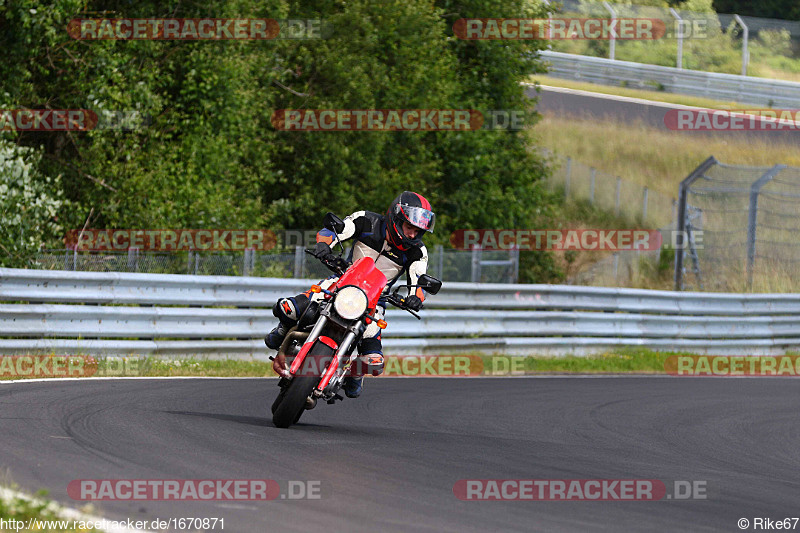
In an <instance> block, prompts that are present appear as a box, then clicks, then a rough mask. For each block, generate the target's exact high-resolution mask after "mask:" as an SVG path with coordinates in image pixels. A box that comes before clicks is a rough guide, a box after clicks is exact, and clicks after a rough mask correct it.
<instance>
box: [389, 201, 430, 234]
mask: <svg viewBox="0 0 800 533" xmlns="http://www.w3.org/2000/svg"><path fill="white" fill-rule="evenodd" d="M394 212H395V213H396V214H402V216H403V218H405V219H406V221H407V222H408V223H409V224H411V225H414V226H416V227H418V228H421V229H424V230H425V231H430V232H431V233H433V227H434V226H435V225H436V215H435V214H434V212H433V211H429V210H428V209H423V208H421V207H414V206H411V205H403V204H397V205H395V206H394Z"/></svg>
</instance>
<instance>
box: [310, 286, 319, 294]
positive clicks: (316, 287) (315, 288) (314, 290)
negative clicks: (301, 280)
mask: <svg viewBox="0 0 800 533" xmlns="http://www.w3.org/2000/svg"><path fill="white" fill-rule="evenodd" d="M311 292H314V293H320V292H322V287H320V286H319V285H312V286H311Z"/></svg>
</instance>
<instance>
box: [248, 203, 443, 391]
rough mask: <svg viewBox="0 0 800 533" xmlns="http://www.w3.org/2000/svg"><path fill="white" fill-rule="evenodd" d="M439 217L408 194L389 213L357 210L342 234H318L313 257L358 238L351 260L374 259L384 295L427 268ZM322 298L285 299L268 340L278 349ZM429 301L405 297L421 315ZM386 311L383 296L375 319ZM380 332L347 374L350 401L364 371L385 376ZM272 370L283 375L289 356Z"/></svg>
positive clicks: (421, 295)
mask: <svg viewBox="0 0 800 533" xmlns="http://www.w3.org/2000/svg"><path fill="white" fill-rule="evenodd" d="M435 221H436V215H435V214H434V213H433V211H432V210H431V204H430V202H428V200H426V199H425V198H424V197H423V196H422V195H420V194H417V193H415V192H410V191H404V192H403V193H401V194H400V195H398V196H397V197H396V198H395V199H394V201H392V203H391V205H390V206H389V209H387V211H386V214H385V215H380V214H378V213H373V212H371V211H356V212H355V213H353V214H351V215H350V216H348V217H346V218H345V219H344V230H343V231H342V232H341V233H339V235H338V238H337V235H336V234H335V233H334V232H332V231H331V230H329V229H327V228H326V229H322V230H320V231H319V232H318V233H317V244H316V247H315V249H314V257H317V258H330V257H331V256H332V257H336V255H335V254H333V252H332V251H331V248H332V247H333V246H334V245H335V244H336V243H337V241H338V240H339V239H341V241H342V242H344V241H347V240H350V239H355V242H354V243H353V247H352V249H351V251H350V255H349V257H348V260H349V261H352V262H355V261H357V260H358V259H361V258H362V257H371V258H373V259H374V260H375V267H376V268H377V269H378V270H380V271H381V272H382V273H383V274H384V275H385V276H386V279H387V281H388V283H387V285H386V288H385V289H384V295H385V294H386V293H387V292H388V291H389V289H390V288H391V286H392V284H393V283H394V282H395V281H396V280H397V279H398V278H399V277H400V276H401V275H402V274H403V272H405V273H406V275H407V277H408V280H409V282H410V284H411V285H415V284H416V283H417V280H418V279H419V277H420V276H421V275H422V274H425V272H426V271H427V269H428V252H427V249H426V248H425V245H423V244H422V236H423V235H424V234H425V232H427V231H429V232H433V227H434V224H435ZM337 279H338V277H336V276H333V277H331V278H328V279H327V280H326V281H325V282H323V283H322V284H321V286H322V287H323V288H327V287H330V286H331V285H333V284H334V283H335V282H336V280H337ZM322 298H323V294H322V293H316V294H315V293H312V292H311V291H310V290H309V291H306V292H304V293H302V294H298V295H297V296H294V297H291V298H281V299H280V300H278V303H276V304H275V306H274V307H273V308H272V314H273V315H275V317H276V318H277V319H278V321H279V324H278V326H277V327H275V329H273V330H272V331H271V332H270V333H269V334H267V336H266V338H265V339H264V342H265V343H266V345H267V346H268V347H269V348H271V349H273V350H278V349H279V348H280V346H281V344H282V343H283V340H284V338H285V337H286V334H287V333H288V331H289V329H290V328H292V327H293V326H294V325H295V324H297V321H298V319H299V317H300V316H302V314H303V312H304V311H305V310H306V308H307V307H308V304H309V303H310V302H311V301H315V300H319V299H322ZM424 300H425V291H424V290H422V289H421V288H420V287H417V288H416V290H415V291H414V292H413V293H412V294H410V295H409V296H408V297H407V298H406V299H405V302H406V306H407V307H408V308H409V309H411V310H412V311H419V309H420V308H421V307H422V302H423V301H424ZM385 310H386V303H385V301H384V299H383V298H381V299H380V300H379V301H378V305H377V306H376V309H375V316H376V318H378V319H382V318H383V316H384V313H385ZM380 334H381V329H380V328H379V327H378V325H377V324H376V323H375V322H374V321H373V322H372V323H370V324H369V326H368V327H367V330H366V331H365V332H364V335H363V337H362V339H361V342H360V343H359V345H358V354H359V357H358V358H357V359H356V361H354V363H353V365H352V366H351V367H350V375H348V376H346V377H345V379H344V381H343V383H342V388H343V389H344V392H345V394H346V395H347V397H348V398H357V397H358V396H359V395H360V394H361V390H362V382H363V380H364V370H365V369H366V371H367V372H369V373H370V374H372V375H373V376H379V375H381V374H382V373H383V367H384V360H383V351H382V346H381V335H380ZM272 366H273V369H274V370H275V372H276V373H278V374H281V373H282V370H284V369H285V368H286V358H285V357H284V356H282V355H279V356H277V357H276V358H275V360H274V361H273V365H272Z"/></svg>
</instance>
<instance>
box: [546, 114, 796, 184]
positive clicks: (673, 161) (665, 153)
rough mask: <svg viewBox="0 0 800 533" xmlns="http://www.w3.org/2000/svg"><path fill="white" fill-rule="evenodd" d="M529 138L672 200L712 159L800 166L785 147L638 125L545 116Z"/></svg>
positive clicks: (778, 144)
mask: <svg viewBox="0 0 800 533" xmlns="http://www.w3.org/2000/svg"><path fill="white" fill-rule="evenodd" d="M531 135H532V139H533V140H535V142H536V144H538V145H540V146H544V147H545V148H548V149H550V150H552V151H554V152H556V153H558V154H561V155H564V156H569V157H572V158H573V159H577V160H578V161H581V162H582V163H585V164H587V165H591V166H594V167H597V168H598V169H601V170H603V171H604V172H607V173H609V174H613V175H617V176H620V177H621V178H623V179H625V180H629V181H633V182H635V183H638V184H639V185H645V186H647V187H649V188H650V189H654V190H658V191H660V192H662V193H664V194H668V195H671V196H676V194H677V190H678V184H679V183H680V182H681V180H683V179H684V178H685V177H686V176H688V175H689V173H690V172H691V171H692V170H694V169H695V168H696V167H697V166H698V165H699V164H700V163H702V162H703V161H705V160H706V159H707V158H708V156H710V155H713V156H714V157H716V158H717V159H718V160H720V161H721V162H723V163H727V164H732V165H749V166H772V165H775V164H776V163H783V164H785V165H789V166H800V151H799V150H797V148H796V147H792V146H789V145H786V144H781V143H769V142H765V141H762V140H750V139H735V138H725V137H723V136H719V137H710V136H702V135H696V134H688V133H686V132H680V131H669V130H660V129H655V128H652V127H649V126H647V125H644V124H642V123H627V122H614V121H601V120H597V119H595V118H572V117H569V118H565V117H553V116H545V117H544V118H543V119H542V120H541V121H540V122H539V123H537V125H536V128H534V129H533V130H532V133H531Z"/></svg>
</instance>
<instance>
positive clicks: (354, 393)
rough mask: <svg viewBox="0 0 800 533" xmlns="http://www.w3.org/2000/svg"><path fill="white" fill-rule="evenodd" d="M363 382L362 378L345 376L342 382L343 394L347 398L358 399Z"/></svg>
mask: <svg viewBox="0 0 800 533" xmlns="http://www.w3.org/2000/svg"><path fill="white" fill-rule="evenodd" d="M363 382H364V376H359V377H353V376H346V377H345V378H344V381H343V382H342V388H343V389H344V394H345V396H347V397H348V398H358V397H359V396H361V391H362V390H363V385H362V384H363Z"/></svg>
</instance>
